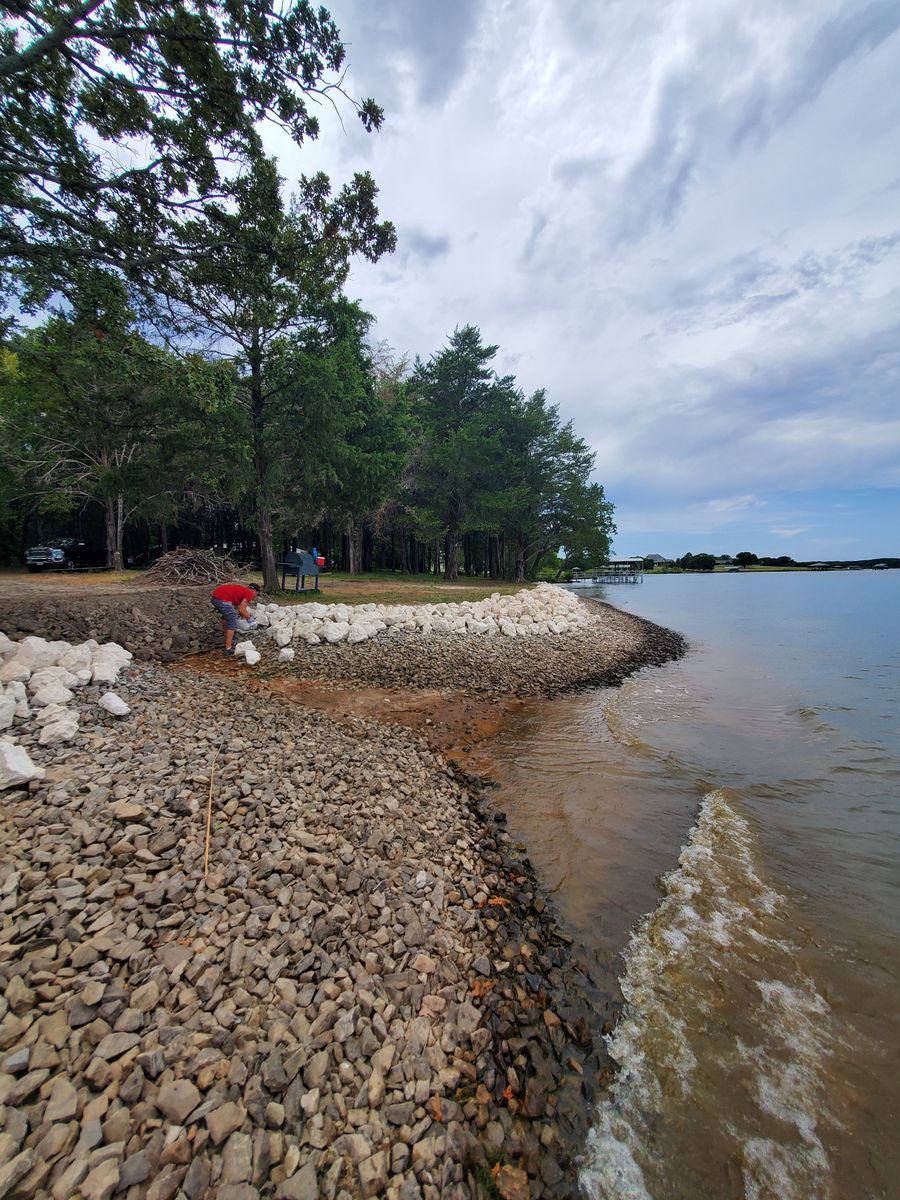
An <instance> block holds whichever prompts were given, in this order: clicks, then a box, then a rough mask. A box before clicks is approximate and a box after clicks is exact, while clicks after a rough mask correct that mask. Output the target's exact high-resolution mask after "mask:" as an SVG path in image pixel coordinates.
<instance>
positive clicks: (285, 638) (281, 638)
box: [275, 628, 291, 647]
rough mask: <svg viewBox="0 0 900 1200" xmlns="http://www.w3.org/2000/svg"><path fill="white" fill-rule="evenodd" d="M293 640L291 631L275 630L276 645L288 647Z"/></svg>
mask: <svg viewBox="0 0 900 1200" xmlns="http://www.w3.org/2000/svg"><path fill="white" fill-rule="evenodd" d="M290 640H291V631H290V630H289V629H284V628H278V629H276V630H275V645H276V646H282V647H283V646H286V645H287V644H288V642H289V641H290Z"/></svg>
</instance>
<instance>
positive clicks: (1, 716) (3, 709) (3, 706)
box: [0, 692, 19, 729]
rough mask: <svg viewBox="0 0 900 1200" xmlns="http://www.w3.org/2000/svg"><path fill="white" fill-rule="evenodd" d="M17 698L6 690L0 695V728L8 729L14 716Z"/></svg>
mask: <svg viewBox="0 0 900 1200" xmlns="http://www.w3.org/2000/svg"><path fill="white" fill-rule="evenodd" d="M18 704H19V702H18V700H17V699H16V698H15V696H11V695H10V694H9V693H8V692H4V693H3V695H2V696H0V729H9V727H10V725H12V723H13V721H14V720H15V717H16V709H17V707H18Z"/></svg>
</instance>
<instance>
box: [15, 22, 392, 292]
mask: <svg viewBox="0 0 900 1200" xmlns="http://www.w3.org/2000/svg"><path fill="white" fill-rule="evenodd" d="M2 10H3V11H2V14H0V288H2V289H3V290H5V292H6V294H7V295H8V294H9V293H10V292H11V291H18V292H19V293H20V294H22V295H23V296H24V299H25V301H26V303H40V302H42V301H43V299H44V298H45V297H46V296H47V295H49V294H50V293H51V292H53V291H54V290H60V289H62V290H65V289H67V288H68V286H69V284H70V282H71V267H72V264H73V263H77V264H81V265H94V266H97V265H100V266H105V267H107V268H115V269H118V270H121V271H123V272H124V273H125V275H126V277H127V278H129V279H130V280H132V281H133V282H136V283H138V284H141V285H143V284H144V283H145V282H146V279H147V275H148V272H152V271H154V270H156V269H158V268H160V267H162V266H165V265H171V264H175V263H181V262H184V261H185V260H186V259H187V260H196V259H197V257H198V255H203V254H211V255H216V254H217V253H218V252H219V251H220V250H221V249H223V248H224V247H226V246H227V243H220V244H218V245H215V244H213V243H210V242H208V241H206V242H199V243H198V242H196V241H194V240H193V239H192V237H191V235H190V230H189V228H188V227H189V224H190V221H191V220H192V219H193V218H195V217H196V216H197V215H202V214H203V213H204V209H205V206H206V204H207V203H215V204H217V205H218V206H219V208H220V209H227V208H228V204H227V200H228V198H229V197H236V196H237V193H238V191H239V189H240V187H241V186H242V182H241V181H242V178H243V175H244V173H245V172H246V170H247V169H248V167H250V166H251V165H252V164H253V163H255V162H256V161H257V160H258V159H259V157H260V153H261V142H260V136H259V125H260V123H261V122H264V121H274V122H275V123H276V124H277V125H279V126H280V127H281V128H282V129H283V130H284V131H285V132H286V133H287V134H288V135H289V136H290V138H291V139H292V140H293V142H294V143H295V144H296V145H300V144H302V143H303V142H304V141H305V140H306V139H307V138H315V137H316V136H317V135H318V133H319V122H318V117H317V116H316V114H315V112H314V109H313V102H314V101H316V100H318V99H320V98H321V97H322V96H329V95H330V96H332V97H335V96H340V97H344V98H345V99H348V100H349V97H345V94H344V92H343V89H342V87H341V76H340V71H341V68H342V66H343V62H344V47H343V44H342V43H341V40H340V34H339V31H338V29H337V27H336V25H335V24H334V22H333V21H332V19H331V17H330V15H329V13H328V12H327V10H326V9H324V8H314V7H313V6H312V5H311V4H308V3H306V2H305V0H298V2H293V3H291V2H288V3H285V4H284V5H272V4H271V3H269V2H268V0H240V3H232V2H227V3H226V2H224V0H219V2H211V3H210V2H207V0H180V2H179V3H175V4H170V3H163V0H105V2H104V0H99V2H95V3H84V4H76V3H73V2H71V0H70V2H69V3H62V4H60V3H53V2H51V0H39V2H38V3H33V4H28V5H25V4H21V5H20V4H4V5H3V6H2ZM351 103H352V104H354V107H355V109H356V112H357V115H358V116H359V118H360V119H361V121H362V123H363V125H364V127H365V128H366V129H367V130H373V129H377V128H378V127H379V126H380V125H381V122H382V118H383V114H382V111H381V109H380V108H379V107H378V106H377V105H376V104H375V102H374V101H373V100H371V99H367V100H363V101H361V102H358V103H357V102H353V101H351ZM366 187H367V185H365V184H364V183H358V184H357V185H356V186H355V187H354V188H352V189H351V191H350V192H349V193H348V194H347V196H346V205H345V206H344V211H343V213H342V219H343V221H344V223H345V225H349V226H359V225H360V224H361V222H360V219H359V218H360V206H361V207H362V208H364V207H365V205H366V203H367V192H366ZM304 190H305V191H306V192H307V199H310V200H311V199H312V198H313V197H314V196H315V195H316V194H320V195H321V193H323V192H324V191H327V180H325V179H324V177H321V176H317V177H316V178H315V180H311V181H308V182H307V183H306V184H305V186H304ZM371 194H372V188H371V187H369V200H370V199H371ZM321 203H322V204H323V205H324V206H325V207H328V201H327V198H325V199H322V201H321ZM332 207H333V206H332ZM363 252H364V253H365V252H366V251H365V249H363Z"/></svg>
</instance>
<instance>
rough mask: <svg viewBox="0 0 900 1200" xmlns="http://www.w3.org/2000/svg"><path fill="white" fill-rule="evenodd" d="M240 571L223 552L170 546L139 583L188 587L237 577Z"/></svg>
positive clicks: (222, 581) (223, 581)
mask: <svg viewBox="0 0 900 1200" xmlns="http://www.w3.org/2000/svg"><path fill="white" fill-rule="evenodd" d="M240 573H241V572H240V568H239V567H238V566H237V565H236V563H234V562H233V561H232V559H230V558H229V557H228V556H227V555H225V554H216V552H215V551H214V550H194V549H191V548H190V547H184V548H183V549H179V550H170V551H169V553H168V554H164V555H163V556H162V558H159V559H157V561H156V562H155V563H154V564H153V566H152V567H151V568H150V570H149V571H148V572H147V574H146V575H144V576H143V577H142V579H141V584H142V585H144V584H146V583H164V584H169V585H172V584H174V585H175V586H177V587H190V586H191V585H192V584H198V583H213V584H215V583H225V582H226V581H227V580H229V579H236V578H237V577H238V576H239V575H240Z"/></svg>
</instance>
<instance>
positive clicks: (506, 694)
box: [0, 593, 683, 1200]
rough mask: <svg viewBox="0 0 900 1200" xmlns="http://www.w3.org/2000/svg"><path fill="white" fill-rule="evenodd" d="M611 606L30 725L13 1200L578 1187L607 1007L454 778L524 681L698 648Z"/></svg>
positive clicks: (345, 651)
mask: <svg viewBox="0 0 900 1200" xmlns="http://www.w3.org/2000/svg"><path fill="white" fill-rule="evenodd" d="M206 599H207V598H206V595H205V593H204V595H203V597H202V600H203V601H204V602H205V601H206ZM129 601H130V609H131V611H130V613H127V614H126V613H124V612H120V614H119V617H118V618H116V617H115V614H116V611H117V610H116V605H115V604H112V603H110V604H108V605H105V606H104V607H103V611H104V612H105V613H106V614H107V616H106V617H105V618H104V620H110V621H114V620H116V619H118V621H119V624H118V626H115V625H113V624H108V625H106V626H104V627H103V628H100V627H99V624H98V620H99V619H98V617H97V610H96V609H94V610H93V612H92V614H91V620H92V621H93V624H92V625H91V628H92V629H93V630H95V632H96V633H97V634H99V635H100V636H101V637H114V636H115V634H114V632H113V630H114V629H116V628H118V631H119V632H122V631H124V630H125V627H126V626H128V625H129V624H130V623H131V622H132V621H134V622H141V621H143V619H144V618H145V617H146V613H145V612H144V611H143V610H144V609H146V608H147V607H149V606H148V604H147V602H146V599H145V600H144V602H143V606H142V608H141V613H142V616H141V617H140V618H138V617H135V615H134V611H133V609H134V608H135V607H136V605H135V603H134V601H133V598H131V597H129ZM182 601H183V602H184V603H185V605H186V607H185V610H184V611H185V616H184V618H183V619H184V622H185V623H189V622H190V621H193V620H194V619H195V618H194V616H192V615H191V610H190V601H189V600H188V598H187V597H181V598H179V603H180V602H182ZM196 603H199V598H198V600H197V602H196ZM166 611H171V605H168V606H167V608H166V609H165V610H164V611H163V612H161V613H160V614H159V615H158V617H154V620H158V621H159V622H160V625H162V624H163V623H164V620H165V616H166ZM598 612H599V615H600V618H601V619H600V620H599V621H598V622H597V624H596V626H592V627H591V629H590V630H589V631H585V632H581V631H580V632H578V633H575V634H572V635H568V636H566V637H561V638H558V639H552V638H544V637H541V638H534V639H530V642H533V643H534V645H530V644H529V645H524V639H517V643H516V644H514V643H512V642H510V641H508V640H506V639H499V638H498V639H475V638H461V637H458V638H453V637H448V636H443V637H441V636H438V637H429V638H427V639H425V638H418V639H416V638H413V637H409V638H402V637H398V636H397V635H394V636H393V637H392V638H390V639H385V640H384V641H381V640H380V639H379V640H377V641H374V642H370V643H365V644H362V645H359V646H354V647H349V646H342V645H337V646H321V647H318V646H317V647H308V648H307V647H304V648H302V650H301V651H300V652H298V655H297V659H296V661H295V662H294V663H292V664H289V665H287V666H285V665H282V664H277V663H276V661H275V657H274V654H266V656H265V657H264V660H263V663H262V664H260V668H259V669H257V670H256V671H253V670H251V669H248V668H246V667H241V666H239V665H237V664H235V663H233V662H231V661H229V662H227V663H226V662H224V661H223V660H221V659H219V658H217V657H215V658H214V657H208V658H207V657H206V656H203V657H202V658H201V659H195V660H192V659H190V658H184V659H182V660H181V661H180V663H179V664H178V666H177V668H176V669H175V670H172V669H171V668H168V667H165V666H162V665H154V664H152V663H151V664H148V665H143V666H139V667H135V668H133V669H132V671H131V672H130V673H129V675H128V677H127V681H126V682H125V684H124V685H122V686H120V687H118V688H117V690H118V691H119V692H120V693H121V694H122V695H123V696H124V697H125V698H126V699H127V701H128V703H129V704H130V705H131V708H132V712H131V715H130V716H129V717H128V718H126V719H125V720H123V721H120V722H118V723H116V722H115V719H114V718H111V717H108V716H107V715H106V714H104V713H103V712H102V710H100V709H98V708H97V706H96V696H95V695H93V691H94V690H96V689H91V688H88V689H84V690H83V691H82V692H81V693H79V695H78V699H77V704H78V707H79V710H80V713H81V732H80V734H79V737H78V738H77V739H76V740H75V741H74V742H72V743H70V744H69V745H67V746H65V747H56V748H40V749H38V748H36V738H32V739H31V740H29V735H28V733H27V732H25V733H21V734H20V733H19V731H14V732H16V733H17V735H18V736H19V740H20V741H21V742H22V743H23V744H26V745H27V746H28V748H29V750H30V752H32V753H33V756H34V758H35V761H40V762H41V763H42V764H44V765H46V766H48V768H49V770H48V774H47V776H46V778H45V779H44V780H43V781H41V782H40V783H38V784H34V783H33V784H31V785H29V787H28V788H27V789H22V790H20V791H16V792H9V791H8V792H6V793H5V794H4V806H3V807H4V815H3V821H2V837H3V842H4V846H3V862H4V867H3V873H2V877H0V892H2V896H3V902H2V905H0V911H2V930H0V936H2V947H0V987H2V989H3V991H4V999H3V1000H2V1001H0V1015H2V1019H0V1051H2V1059H0V1105H2V1107H0V1114H2V1121H0V1127H2V1129H3V1133H2V1134H0V1139H3V1138H4V1137H5V1138H6V1139H7V1140H6V1141H5V1142H3V1143H2V1146H0V1160H2V1163H3V1164H5V1165H0V1172H2V1171H5V1170H7V1169H8V1168H9V1167H10V1165H11V1164H14V1170H13V1172H12V1174H13V1175H14V1176H15V1178H14V1179H13V1178H12V1176H11V1179H10V1180H9V1181H7V1183H8V1185H9V1186H10V1194H11V1195H14V1196H22V1197H25V1196H40V1197H44V1196H48V1197H51V1196H52V1197H53V1200H65V1197H66V1196H67V1195H68V1194H69V1193H76V1194H79V1195H82V1196H84V1197H85V1200H108V1198H109V1197H110V1196H112V1195H115V1194H117V1193H120V1194H122V1195H127V1196H128V1200H139V1198H140V1197H143V1196H149V1197H150V1198H151V1200H170V1198H171V1197H179V1198H180V1197H181V1196H182V1195H183V1196H184V1197H186V1198H187V1200H201V1198H202V1197H206V1196H209V1197H213V1196H215V1197H217V1198H220V1200H256V1197H258V1196H269V1195H273V1196H276V1197H278V1198H279V1200H282V1198H283V1200H304V1197H307V1196H309V1197H310V1198H312V1197H315V1196H319V1195H322V1196H331V1197H341V1196H344V1197H356V1196H381V1195H384V1196H390V1197H397V1198H401V1197H402V1198H403V1200H415V1198H416V1197H418V1196H422V1197H438V1196H448V1197H459V1198H463V1197H476V1196H489V1195H491V1194H499V1195H502V1196H507V1197H513V1196H519V1197H524V1196H529V1195H531V1196H535V1197H537V1196H548V1197H553V1196H560V1197H562V1196H574V1195H575V1194H576V1160H577V1155H578V1153H579V1152H580V1150H581V1148H582V1146H583V1140H584V1135H585V1133H586V1130H587V1127H588V1125H589V1122H590V1116H591V1109H592V1100H593V1097H594V1096H595V1094H596V1091H597V1089H598V1087H599V1086H601V1085H602V1081H603V1077H604V1071H605V1069H606V1065H605V1063H604V1056H603V1051H602V1043H601V1041H600V1038H599V1026H600V1025H601V1024H602V1005H603V1000H602V997H599V996H598V994H597V992H596V989H595V987H594V985H593V981H592V980H591V978H590V976H589V974H588V972H587V971H586V969H585V968H584V966H583V964H582V963H580V962H579V961H578V956H577V954H575V953H573V951H572V950H571V948H570V941H571V939H570V938H569V937H568V935H567V934H566V932H565V930H563V929H561V928H560V927H559V925H558V923H557V921H556V919H555V917H554V914H553V910H552V906H551V905H550V904H549V902H548V901H547V900H546V898H545V897H544V896H542V895H541V892H540V888H539V887H538V885H537V884H536V882H535V880H534V879H533V877H532V874H531V871H530V869H529V866H528V864H527V861H523V859H522V856H521V854H517V853H516V852H515V850H514V848H513V847H511V845H510V843H509V839H508V838H507V836H506V834H505V833H504V832H503V826H502V821H501V822H498V821H496V820H494V819H492V818H491V817H490V816H489V814H488V813H487V811H486V808H485V805H484V803H483V797H482V795H481V794H480V789H479V786H478V783H477V781H476V780H473V779H472V778H471V775H470V773H467V772H466V771H465V770H461V769H460V766H461V767H462V768H467V767H468V766H469V765H470V764H469V763H468V761H467V759H466V753H465V748H466V746H467V745H469V746H471V745H472V744H473V743H477V742H479V741H480V740H483V739H484V738H487V737H489V736H490V730H491V722H492V711H493V710H496V709H497V708H498V707H500V708H503V709H504V711H510V710H511V709H512V710H513V711H514V705H515V698H516V697H517V696H525V695H535V694H544V695H549V694H553V693H554V692H559V691H562V690H571V689H572V688H576V687H580V686H589V685H593V684H596V683H598V682H602V683H605V684H611V683H616V682H620V681H621V679H622V678H624V677H625V675H627V674H628V673H630V672H631V671H633V670H635V669H637V668H638V667H640V666H643V665H646V664H649V663H658V662H662V661H665V660H666V659H668V658H671V657H674V656H676V655H677V654H678V653H680V652H682V650H683V644H682V643H681V640H680V639H679V638H678V637H677V635H673V634H671V633H670V632H669V631H667V630H662V629H660V628H659V627H658V626H653V625H651V624H649V623H648V622H644V621H641V620H639V619H637V618H633V617H631V616H628V615H627V614H623V613H619V612H618V611H617V610H615V609H611V608H609V607H608V606H602V608H601V609H599V610H598ZM69 619H71V617H69ZM196 619H197V620H198V622H199V620H200V619H201V617H197V618H196ZM202 620H203V621H204V622H206V624H207V626H208V625H211V624H212V622H211V621H210V620H209V618H207V617H206V613H205V611H203V612H202ZM2 624H3V612H2V607H0V627H2ZM18 628H19V629H20V630H21V627H18ZM21 631H22V632H25V631H26V630H21ZM47 632H48V633H50V634H53V633H55V632H56V631H55V630H48V631H47ZM148 632H155V629H154V630H153V631H149V630H147V629H146V627H145V628H144V631H143V633H142V635H141V636H142V637H146V635H147V633H148ZM57 636H58V634H57ZM63 636H65V635H63ZM70 636H71V635H70ZM84 636H87V632H86V633H85V635H84ZM123 640H124V641H125V644H128V639H127V637H126V638H124V639H123ZM196 640H199V625H198V638H197V639H196ZM188 641H189V642H190V639H188ZM142 644H143V645H144V646H145V647H149V646H150V643H149V642H143V643H142ZM157 644H159V643H158V642H157ZM173 645H174V643H173ZM132 648H134V649H135V650H136V652H137V653H140V646H138V645H133V646H132ZM162 649H163V650H164V651H166V653H168V652H169V651H168V649H167V648H166V647H162ZM411 697H413V698H414V699H412V700H411ZM286 699H290V700H294V701H298V702H299V703H291V704H286V703H285V700H286ZM316 709H319V710H321V711H315V710H316ZM32 742H33V743H34V745H32ZM454 755H455V756H456V758H455V761H456V763H457V764H459V765H457V766H454V765H453V762H452V761H450V760H452V759H453V758H454ZM210 798H212V812H213V821H212V824H211V837H210V846H209V851H210V867H209V872H208V873H207V874H206V875H204V871H203V855H204V842H205V816H206V807H207V804H208V803H209V801H210ZM4 1178H5V1177H4ZM492 1189H493V1191H492Z"/></svg>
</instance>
